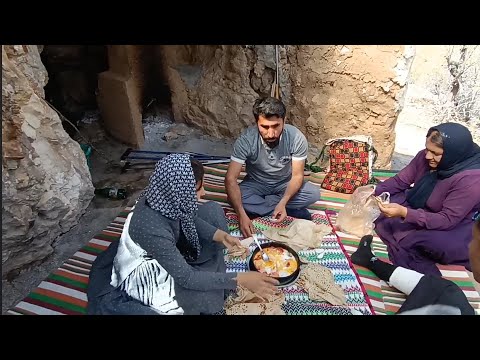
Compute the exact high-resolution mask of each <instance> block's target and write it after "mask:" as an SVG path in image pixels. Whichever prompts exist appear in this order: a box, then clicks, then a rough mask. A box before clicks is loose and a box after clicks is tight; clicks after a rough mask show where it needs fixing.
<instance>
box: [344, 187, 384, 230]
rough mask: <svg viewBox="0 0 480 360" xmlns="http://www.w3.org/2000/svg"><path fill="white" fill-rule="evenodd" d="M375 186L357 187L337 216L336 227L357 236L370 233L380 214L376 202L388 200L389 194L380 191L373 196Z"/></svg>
mask: <svg viewBox="0 0 480 360" xmlns="http://www.w3.org/2000/svg"><path fill="white" fill-rule="evenodd" d="M374 191H375V186H374V185H366V186H360V187H358V188H357V189H356V190H355V191H354V192H353V194H352V197H351V198H350V200H348V201H347V203H346V204H345V206H344V207H343V209H341V210H340V212H339V213H338V216H337V222H336V224H337V227H338V229H339V230H340V231H342V232H345V233H348V234H352V235H355V236H358V237H362V236H364V235H372V234H373V229H374V227H375V224H374V223H373V222H374V221H375V220H377V219H378V217H379V216H380V213H381V212H380V209H379V208H378V202H379V201H381V202H383V203H389V202H390V194H389V193H387V192H384V193H382V194H381V195H380V196H374Z"/></svg>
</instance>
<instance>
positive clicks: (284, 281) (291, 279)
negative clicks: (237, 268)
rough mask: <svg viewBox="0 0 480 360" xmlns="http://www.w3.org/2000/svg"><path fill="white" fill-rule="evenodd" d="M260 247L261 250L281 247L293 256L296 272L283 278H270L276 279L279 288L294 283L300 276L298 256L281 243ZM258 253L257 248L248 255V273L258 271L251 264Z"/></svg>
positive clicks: (269, 243) (273, 242)
mask: <svg viewBox="0 0 480 360" xmlns="http://www.w3.org/2000/svg"><path fill="white" fill-rule="evenodd" d="M260 246H261V247H262V249H266V248H268V247H281V248H284V249H286V250H288V252H289V253H290V254H292V255H293V257H294V258H295V260H296V261H297V270H295V271H294V272H293V273H292V274H290V275H288V276H284V277H275V276H272V277H273V278H274V279H277V280H278V282H279V286H285V285H288V284H290V283H292V282H294V281H295V280H296V279H297V278H298V275H299V274H300V265H301V262H300V258H299V257H298V254H297V252H296V251H295V250H293V249H292V248H291V247H289V246H287V245H285V244H282V243H278V242H275V241H272V242H268V243H265V244H261V245H260ZM259 251H260V249H259V248H258V247H256V248H255V250H254V251H253V252H252V254H251V255H250V259H249V261H248V268H249V269H250V271H258V269H257V268H256V267H255V264H254V262H253V259H254V258H255V255H256V254H257V253H258V252H259Z"/></svg>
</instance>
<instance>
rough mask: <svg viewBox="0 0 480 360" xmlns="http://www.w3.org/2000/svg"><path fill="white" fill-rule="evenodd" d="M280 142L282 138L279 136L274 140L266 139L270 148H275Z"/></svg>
mask: <svg viewBox="0 0 480 360" xmlns="http://www.w3.org/2000/svg"><path fill="white" fill-rule="evenodd" d="M279 142H280V138H277V139H275V140H273V141H266V140H265V144H267V146H268V147H269V148H270V149H273V148H275V147H277V145H278V143H279Z"/></svg>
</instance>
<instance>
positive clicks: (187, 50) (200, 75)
mask: <svg viewBox="0 0 480 360" xmlns="http://www.w3.org/2000/svg"><path fill="white" fill-rule="evenodd" d="M279 48H280V64H281V67H280V70H281V72H280V85H281V91H282V99H283V101H284V102H285V104H286V105H287V108H288V113H287V122H290V123H292V124H294V125H296V126H298V127H299V128H300V129H301V130H302V131H304V132H305V134H306V135H307V138H308V140H309V142H310V143H311V144H312V145H316V146H318V147H321V146H322V145H323V143H324V142H325V140H327V139H328V138H330V137H335V136H345V135H352V134H370V135H372V136H373V139H374V144H375V146H376V147H377V149H378V151H379V159H378V161H377V164H376V166H377V167H388V166H389V165H390V160H391V156H392V153H393V149H394V147H395V134H394V128H395V122H396V119H397V116H398V112H399V110H400V109H401V106H402V99H403V90H404V86H405V83H406V78H407V75H408V71H409V66H410V63H411V59H412V57H413V52H412V49H411V47H404V46H343V45H340V46H313V45H308V46H280V47H279ZM159 56H161V60H162V64H163V66H164V71H165V74H166V77H167V80H168V82H169V85H170V89H171V92H172V106H173V112H174V116H175V119H176V120H177V121H183V122H186V123H188V124H191V125H195V126H197V127H199V128H202V129H203V130H205V131H206V132H207V133H208V134H210V135H213V136H217V137H222V136H226V137H236V136H238V134H239V133H240V132H241V131H242V130H243V129H244V128H245V127H247V126H248V125H250V124H253V123H254V119H253V115H252V105H253V102H254V100H255V99H256V98H257V97H258V96H260V95H261V96H264V95H267V94H269V92H270V87H271V84H272V82H273V78H274V75H275V73H274V69H275V52H274V46H272V45H255V46H253V45H248V46H237V45H227V46H199V45H196V46H185V45H178V46H162V47H161V48H160V49H159Z"/></svg>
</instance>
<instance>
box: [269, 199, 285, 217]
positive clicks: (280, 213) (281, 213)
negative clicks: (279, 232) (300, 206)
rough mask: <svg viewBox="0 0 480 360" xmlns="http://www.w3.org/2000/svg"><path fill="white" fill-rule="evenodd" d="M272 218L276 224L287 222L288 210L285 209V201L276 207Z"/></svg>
mask: <svg viewBox="0 0 480 360" xmlns="http://www.w3.org/2000/svg"><path fill="white" fill-rule="evenodd" d="M272 217H273V219H272V221H274V222H282V221H283V220H285V218H286V217H287V209H286V208H285V203H284V202H283V201H280V202H279V203H278V205H277V206H276V207H275V210H273V214H272Z"/></svg>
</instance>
